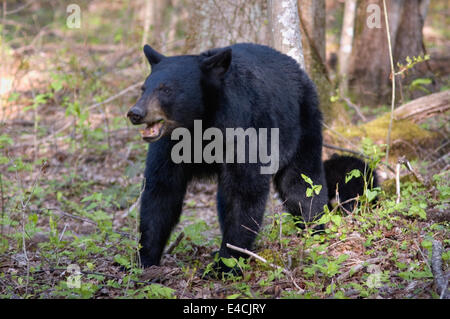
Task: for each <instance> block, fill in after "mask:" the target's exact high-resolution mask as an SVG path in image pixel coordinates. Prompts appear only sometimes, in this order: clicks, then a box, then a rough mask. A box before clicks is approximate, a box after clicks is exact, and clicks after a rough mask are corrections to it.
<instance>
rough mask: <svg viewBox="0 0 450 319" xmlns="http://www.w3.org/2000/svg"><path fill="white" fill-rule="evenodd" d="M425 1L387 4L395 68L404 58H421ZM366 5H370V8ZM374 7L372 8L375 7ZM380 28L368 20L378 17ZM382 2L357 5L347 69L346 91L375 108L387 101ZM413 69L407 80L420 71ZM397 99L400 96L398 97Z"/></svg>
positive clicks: (369, 0) (395, 0)
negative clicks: (347, 88) (347, 87)
mask: <svg viewBox="0 0 450 319" xmlns="http://www.w3.org/2000/svg"><path fill="white" fill-rule="evenodd" d="M427 2H428V0H407V1H406V0H391V1H388V2H387V6H388V7H387V9H388V19H389V26H390V36H391V39H392V50H393V58H394V65H397V62H400V63H403V64H404V63H405V58H406V57H407V56H410V57H412V56H419V55H423V53H424V52H423V49H422V48H423V46H422V28H423V21H424V15H426V7H427ZM369 5H371V6H370V7H369ZM374 5H375V6H374ZM374 7H375V8H377V7H378V8H379V10H378V13H379V21H380V25H379V27H374V26H373V25H372V24H371V23H370V22H371V21H370V20H371V19H372V18H373V17H374V15H377V14H378V13H377V12H375V11H373V10H374ZM382 8H383V4H382V0H361V1H359V2H358V5H357V17H356V21H355V35H354V42H353V49H352V54H351V58H350V67H349V76H348V78H349V89H350V91H351V93H352V94H353V95H354V96H355V97H356V98H358V99H359V100H361V101H364V102H365V103H366V104H369V105H377V104H381V103H386V102H388V101H389V94H390V77H389V76H390V73H391V71H390V62H389V51H388V45H387V36H386V29H385V28H386V25H385V18H384V13H383V9H382ZM419 68H420V65H418V66H415V67H414V70H413V71H410V72H409V75H408V78H407V79H406V81H405V79H404V80H403V82H406V83H407V82H408V81H410V80H411V79H412V77H411V75H412V74H414V73H415V71H416V69H419ZM397 96H400V94H398V95H397Z"/></svg>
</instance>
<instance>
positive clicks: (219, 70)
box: [200, 48, 232, 78]
mask: <svg viewBox="0 0 450 319" xmlns="http://www.w3.org/2000/svg"><path fill="white" fill-rule="evenodd" d="M231 53H232V51H231V49H230V48H227V49H223V50H221V51H219V52H218V53H216V54H214V55H213V56H210V57H207V58H206V59H204V60H203V61H202V62H201V64H200V68H201V69H202V71H203V72H205V73H209V74H214V75H215V76H218V77H219V78H222V77H223V76H224V75H225V73H227V71H228V69H229V67H230V64H231Z"/></svg>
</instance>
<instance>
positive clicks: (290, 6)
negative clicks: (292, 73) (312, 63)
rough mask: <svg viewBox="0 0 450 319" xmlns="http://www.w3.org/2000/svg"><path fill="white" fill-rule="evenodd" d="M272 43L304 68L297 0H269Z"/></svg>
mask: <svg viewBox="0 0 450 319" xmlns="http://www.w3.org/2000/svg"><path fill="white" fill-rule="evenodd" d="M269 18H270V25H271V27H272V45H273V47H274V48H275V49H277V50H278V51H280V52H283V53H285V54H287V55H289V56H290V57H292V58H293V59H294V60H296V61H297V62H298V64H300V67H301V68H302V69H305V60H304V56H303V48H302V36H301V33H300V21H299V16H298V7H297V0H269Z"/></svg>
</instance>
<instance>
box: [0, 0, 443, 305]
mask: <svg viewBox="0 0 450 319" xmlns="http://www.w3.org/2000/svg"><path fill="white" fill-rule="evenodd" d="M44 2H45V1H44ZM44 2H43V3H44ZM45 3H46V2H45ZM99 3H100V2H99V1H92V4H91V6H93V7H92V8H90V10H88V12H86V14H85V15H84V19H86V21H89V23H88V26H87V27H85V28H84V29H83V30H82V31H83V32H77V31H76V30H69V29H67V28H65V27H64V18H65V17H64V16H63V15H61V16H57V15H56V16H53V17H52V18H51V19H50V18H49V17H48V12H49V10H50V9H48V10H41V11H39V12H37V13H36V15H35V17H34V22H33V21H32V18H31V17H30V18H29V19H28V18H27V17H28V16H26V15H25V13H23V14H24V15H22V16H20V15H18V16H11V17H8V21H10V25H9V26H7V29H6V32H5V38H4V39H5V41H2V47H1V52H2V72H3V73H2V78H1V80H2V87H1V92H0V93H1V94H2V102H1V103H2V104H1V105H0V106H1V107H0V150H1V155H0V178H1V179H0V204H1V206H0V208H1V219H0V221H1V222H0V227H1V228H0V297H1V298H439V297H440V296H439V293H440V292H438V288H437V287H436V285H435V280H434V276H433V272H432V269H431V267H432V260H431V255H432V254H431V253H432V244H433V241H439V242H441V243H442V244H443V246H444V249H443V252H442V260H443V267H444V270H443V271H444V273H447V274H448V271H449V263H450V251H449V247H450V237H449V234H450V228H449V198H450V196H449V195H450V183H449V180H450V178H449V177H450V176H449V172H450V171H449V165H448V163H449V159H448V152H449V149H450V145H449V143H448V139H447V140H445V139H442V140H439V141H437V143H436V144H434V145H433V146H432V147H430V148H428V149H427V148H425V147H424V146H420V147H419V146H416V147H414V145H413V147H414V148H415V150H414V152H413V153H414V154H416V155H417V156H415V157H412V158H410V159H409V160H410V161H411V163H412V165H413V167H414V168H415V170H416V171H417V172H418V174H419V175H420V176H421V177H422V178H423V179H424V180H425V181H426V182H425V183H420V182H418V181H416V180H414V179H413V178H412V177H411V174H409V173H408V171H407V170H406V169H404V168H402V170H401V174H402V179H401V201H400V203H396V194H395V188H394V187H392V178H393V174H392V172H390V171H389V170H388V169H386V167H385V166H383V165H378V167H377V169H378V171H379V174H380V177H381V179H382V180H383V181H384V180H391V182H390V183H389V182H387V183H386V184H383V188H382V189H378V190H376V195H378V196H379V198H380V200H379V202H378V203H377V204H375V205H372V204H370V203H368V202H367V200H366V199H367V197H368V196H369V197H370V196H371V195H370V194H366V195H365V196H364V197H362V198H361V206H360V207H359V208H357V209H356V210H355V211H354V212H352V213H351V214H348V215H347V214H344V213H342V212H341V211H340V209H335V210H333V211H332V212H328V213H326V214H325V215H324V217H323V218H322V219H321V221H320V222H322V223H325V224H326V232H325V233H323V234H313V233H312V231H311V227H308V228H307V229H306V230H300V229H298V228H297V227H296V225H295V221H294V219H293V218H292V217H291V216H290V215H289V214H287V213H285V211H284V210H283V208H282V205H281V202H280V200H279V199H278V197H277V195H276V194H275V193H274V192H273V191H272V192H271V197H270V201H269V203H268V205H267V207H266V212H265V220H264V224H263V225H261V233H260V234H259V236H258V239H257V241H256V244H255V247H254V252H255V253H256V254H258V255H259V256H261V257H264V258H265V259H266V260H267V263H263V262H260V261H258V260H256V259H255V258H250V259H248V260H240V261H237V263H238V266H239V267H241V268H242V270H243V275H242V276H239V277H229V278H223V279H221V280H219V279H218V280H211V279H203V278H202V274H203V273H204V271H205V270H206V271H208V269H209V268H208V266H209V265H211V263H212V262H213V258H212V257H211V253H212V252H214V251H216V250H217V249H218V247H219V246H220V240H221V237H220V231H219V225H218V221H217V216H216V214H217V213H216V207H215V205H216V201H215V193H216V186H215V184H214V181H209V182H207V181H199V182H196V183H193V184H192V185H190V187H189V190H188V194H187V196H186V199H185V202H184V206H183V215H182V217H181V221H180V224H179V225H178V226H177V227H176V229H175V231H174V232H173V234H172V236H171V238H170V241H169V244H168V247H169V246H171V244H172V243H176V245H172V247H171V251H170V252H169V253H167V254H165V255H164V256H163V258H162V263H161V266H160V267H151V268H149V269H145V270H142V269H140V268H139V267H138V265H136V262H135V260H136V259H135V257H136V252H137V249H138V243H137V242H138V241H137V237H138V231H137V224H138V214H137V209H138V205H137V203H138V198H139V194H140V188H141V185H142V175H143V170H144V162H145V153H146V149H147V144H145V143H144V142H142V141H141V138H140V134H139V132H138V128H135V127H133V126H131V125H130V124H129V122H128V120H127V119H126V117H125V114H126V112H127V110H128V108H129V107H130V106H131V105H133V103H134V102H135V101H136V99H137V98H138V96H139V88H140V85H141V83H142V81H143V80H144V78H145V77H146V76H147V75H148V72H149V69H148V66H147V64H146V63H145V62H144V60H143V54H142V52H141V48H140V46H139V45H136V44H137V43H140V34H139V33H137V32H136V31H130V30H129V29H127V28H124V27H123V25H127V23H129V21H128V20H129V19H130V12H128V11H126V10H124V8H123V6H120V5H117V6H115V5H111V6H109V5H108V6H105V5H103V6H102V5H101V4H99ZM99 12H101V13H99ZM431 12H432V10H431ZM49 21H51V22H49ZM105 21H108V23H104V22H105ZM114 21H115V22H114ZM100 22H102V23H100ZM18 25H20V27H19V26H18ZM427 27H428V28H429V29H427V31H426V32H425V36H426V41H428V42H429V43H430V46H431V47H432V50H433V52H435V54H436V56H437V57H438V58H436V61H437V62H436V63H437V64H438V63H441V64H442V65H447V62H445V61H447V60H445V59H448V56H446V54H448V52H450V50H449V48H450V39H449V35H448V34H443V33H439V32H437V31H436V27H435V26H433V25H430V26H427ZM100 35H101V36H100ZM3 61H5V62H3ZM432 61H433V59H432ZM439 61H440V62H439ZM442 61H444V62H442ZM442 69H443V68H439V70H442ZM449 72H450V71H449ZM444 75H445V74H444ZM447 76H448V74H447ZM446 81H447V82H444V85H443V88H441V90H444V89H448V88H449V82H448V79H447V80H446ZM3 97H7V98H3ZM383 109H384V108H383V107H381V108H380V110H383ZM363 111H366V109H364V108H363ZM366 115H368V116H369V117H370V116H372V117H376V116H377V115H378V114H376V113H374V112H372V111H367V114H366ZM421 127H423V128H424V129H426V130H430V131H434V132H439V133H440V134H441V135H443V136H445V135H447V136H448V133H449V130H450V128H449V126H448V114H444V118H431V119H428V120H427V121H425V122H423V123H421ZM327 134H331V133H330V132H328V133H327ZM326 140H327V141H328V140H331V138H330V137H329V136H326ZM394 142H395V141H394ZM413 144H414V143H413ZM342 145H344V146H348V145H346V144H345V143H343V144H342ZM359 146H360V147H361V150H363V151H365V152H366V154H367V152H369V153H370V152H372V153H370V154H369V155H373V154H374V153H377V154H382V153H383V147H382V146H381V145H377V143H376V141H375V143H374V141H370V140H369V141H368V140H365V141H361V143H360V144H359ZM370 150H371V151H370ZM333 152H334V151H331V150H328V149H324V158H327V157H328V156H329V155H331V154H332V153H333ZM390 164H391V166H395V164H396V163H395V160H393V161H391V162H390ZM299 178H300V177H299ZM181 234H182V235H181ZM178 240H179V241H178ZM271 264H275V265H277V266H278V267H273V265H271ZM122 266H125V267H127V268H128V269H129V270H127V271H121V267H122ZM77 271H78V272H77Z"/></svg>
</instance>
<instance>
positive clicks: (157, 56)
mask: <svg viewBox="0 0 450 319" xmlns="http://www.w3.org/2000/svg"><path fill="white" fill-rule="evenodd" d="M144 54H145V56H146V57H147V60H148V62H149V63H150V65H155V64H158V63H159V62H161V60H162V59H164V58H165V56H164V55H162V54H161V53H158V52H157V51H156V50H154V49H153V48H152V47H151V46H149V45H148V44H146V45H144Z"/></svg>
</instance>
